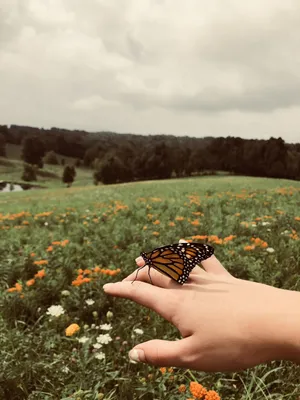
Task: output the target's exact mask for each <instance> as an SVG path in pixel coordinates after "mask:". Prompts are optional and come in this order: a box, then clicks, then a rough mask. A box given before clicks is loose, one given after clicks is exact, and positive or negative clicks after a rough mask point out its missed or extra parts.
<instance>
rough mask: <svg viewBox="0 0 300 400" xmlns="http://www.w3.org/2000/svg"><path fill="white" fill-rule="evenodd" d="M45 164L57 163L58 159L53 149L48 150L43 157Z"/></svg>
mask: <svg viewBox="0 0 300 400" xmlns="http://www.w3.org/2000/svg"><path fill="white" fill-rule="evenodd" d="M44 163H45V164H51V165H58V164H59V161H58V158H57V155H56V154H55V152H54V151H49V153H47V154H46V155H45V158H44Z"/></svg>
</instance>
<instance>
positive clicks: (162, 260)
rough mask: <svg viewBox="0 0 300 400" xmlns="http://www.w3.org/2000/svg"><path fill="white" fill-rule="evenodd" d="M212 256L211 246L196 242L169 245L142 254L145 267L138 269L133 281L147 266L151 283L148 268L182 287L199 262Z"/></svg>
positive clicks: (212, 249)
mask: <svg viewBox="0 0 300 400" xmlns="http://www.w3.org/2000/svg"><path fill="white" fill-rule="evenodd" d="M213 254H214V248H213V247H212V246H209V245H208V244H202V243H196V242H192V243H176V244H170V245H167V246H163V247H158V248H156V249H154V250H152V251H150V252H149V253H145V252H142V253H141V256H142V257H143V259H144V261H145V265H143V266H142V267H140V268H139V269H138V271H137V274H136V277H135V280H136V278H137V275H138V272H139V270H140V269H142V268H144V267H146V266H148V268H149V269H148V275H149V278H150V281H151V283H152V279H151V276H150V268H154V269H156V270H157V271H159V272H161V273H162V274H164V275H166V276H168V277H170V278H172V279H173V280H174V281H176V282H177V283H179V284H181V285H183V284H184V283H185V282H186V281H187V280H188V277H189V274H190V272H191V271H192V269H193V268H194V267H195V266H196V265H197V264H198V263H199V262H201V261H203V260H206V259H207V258H209V257H211V256H212V255H213ZM135 280H134V281H135ZM134 281H133V282H134ZM152 284H153V283H152Z"/></svg>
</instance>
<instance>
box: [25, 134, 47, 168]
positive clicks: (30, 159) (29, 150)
mask: <svg viewBox="0 0 300 400" xmlns="http://www.w3.org/2000/svg"><path fill="white" fill-rule="evenodd" d="M44 155H45V146H44V143H43V142H42V141H41V139H39V137H37V136H29V137H27V138H26V139H24V141H23V148H22V159H23V160H24V161H25V162H26V163H27V164H32V165H38V166H39V168H42V167H43V157H44Z"/></svg>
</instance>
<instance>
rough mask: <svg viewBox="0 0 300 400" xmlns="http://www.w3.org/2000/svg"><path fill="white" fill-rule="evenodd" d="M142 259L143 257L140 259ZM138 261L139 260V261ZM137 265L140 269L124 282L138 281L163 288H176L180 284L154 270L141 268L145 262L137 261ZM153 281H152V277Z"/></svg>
mask: <svg viewBox="0 0 300 400" xmlns="http://www.w3.org/2000/svg"><path fill="white" fill-rule="evenodd" d="M139 258H142V257H139ZM137 260H138V259H137ZM137 260H136V262H137V264H138V265H139V268H137V269H136V270H135V271H134V272H132V273H131V274H130V275H128V276H127V277H126V278H124V279H123V282H124V281H134V280H135V279H137V280H138V281H142V282H147V283H151V280H152V283H153V285H155V286H158V287H161V288H176V287H177V286H178V284H177V283H176V282H173V281H172V279H170V278H168V277H167V276H165V275H164V274H162V273H160V272H158V271H156V270H155V269H154V268H150V271H149V268H148V266H146V267H145V268H141V267H142V266H143V265H144V260H143V259H142V262H141V261H139V260H138V261H137ZM149 274H150V276H151V279H150V276H149Z"/></svg>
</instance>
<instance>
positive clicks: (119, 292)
mask: <svg viewBox="0 0 300 400" xmlns="http://www.w3.org/2000/svg"><path fill="white" fill-rule="evenodd" d="M103 290H104V291H105V293H107V294H109V295H112V296H116V297H123V298H127V299H129V300H133V301H135V302H136V303H138V304H141V305H142V306H145V307H147V308H150V309H151V310H153V311H155V312H156V313H157V314H159V315H161V316H162V317H163V318H165V319H166V320H167V321H171V320H172V318H173V316H174V308H175V306H176V304H177V301H176V298H174V299H172V292H171V291H170V290H168V291H167V289H164V288H160V287H157V286H154V285H149V284H148V283H145V282H140V281H135V282H133V283H132V282H131V281H122V282H116V283H108V284H106V285H104V286H103ZM166 298H168V301H165V300H166Z"/></svg>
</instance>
